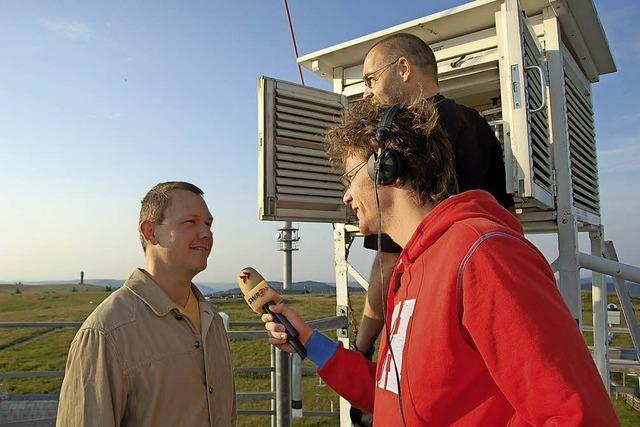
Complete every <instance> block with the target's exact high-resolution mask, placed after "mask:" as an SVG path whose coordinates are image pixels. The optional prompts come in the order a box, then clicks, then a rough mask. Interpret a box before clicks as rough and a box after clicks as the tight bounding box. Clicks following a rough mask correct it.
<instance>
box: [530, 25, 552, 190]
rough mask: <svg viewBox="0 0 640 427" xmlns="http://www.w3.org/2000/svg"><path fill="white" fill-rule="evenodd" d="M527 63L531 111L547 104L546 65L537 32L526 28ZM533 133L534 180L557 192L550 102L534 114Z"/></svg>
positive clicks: (532, 121)
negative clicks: (550, 135)
mask: <svg viewBox="0 0 640 427" xmlns="http://www.w3.org/2000/svg"><path fill="white" fill-rule="evenodd" d="M523 35H524V43H523V44H524V63H525V69H526V70H527V72H526V73H525V81H526V94H527V98H528V99H527V101H528V106H529V110H532V109H534V108H536V107H539V106H541V105H544V104H545V99H544V95H543V94H542V88H544V87H545V86H546V84H545V82H544V81H542V79H543V78H544V76H543V75H541V74H540V73H538V72H536V70H539V69H544V68H545V64H544V62H543V61H542V57H541V56H540V51H539V49H538V47H537V46H536V41H535V40H534V38H533V37H534V36H533V34H531V32H530V31H527V28H525V29H524V34H523ZM528 121H529V135H530V138H531V157H532V159H531V160H532V162H531V164H532V169H533V182H534V183H535V184H537V185H539V186H540V187H542V188H543V189H544V190H545V191H546V192H547V193H549V194H553V172H552V166H551V146H550V145H549V128H548V123H549V121H548V116H547V108H546V105H545V106H544V107H543V108H542V109H541V110H540V111H537V112H535V113H530V114H529V117H528Z"/></svg>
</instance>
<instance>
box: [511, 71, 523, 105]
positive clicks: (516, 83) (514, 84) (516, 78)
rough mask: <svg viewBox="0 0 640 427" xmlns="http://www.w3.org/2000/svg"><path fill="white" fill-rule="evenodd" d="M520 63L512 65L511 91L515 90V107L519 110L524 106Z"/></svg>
mask: <svg viewBox="0 0 640 427" xmlns="http://www.w3.org/2000/svg"><path fill="white" fill-rule="evenodd" d="M518 71H519V67H518V64H513V65H512V66H511V91H512V92H513V109H514V110H517V109H518V108H520V107H522V98H521V97H520V86H521V82H520V73H519V72H518Z"/></svg>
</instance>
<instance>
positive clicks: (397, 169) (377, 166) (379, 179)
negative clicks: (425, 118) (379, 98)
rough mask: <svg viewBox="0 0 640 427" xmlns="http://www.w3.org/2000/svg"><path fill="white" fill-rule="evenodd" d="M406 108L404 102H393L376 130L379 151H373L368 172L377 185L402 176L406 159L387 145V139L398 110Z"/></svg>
mask: <svg viewBox="0 0 640 427" xmlns="http://www.w3.org/2000/svg"><path fill="white" fill-rule="evenodd" d="M403 108H404V104H391V105H389V106H387V107H386V108H385V110H384V112H383V113H382V117H381V118H380V125H379V126H378V129H377V130H376V140H377V141H378V144H379V146H378V152H377V153H373V154H372V155H371V156H370V157H369V160H368V162H367V172H368V174H369V177H370V178H371V179H372V180H374V181H375V182H376V184H377V185H389V184H392V183H393V182H395V181H396V180H397V179H398V178H402V173H403V169H404V161H403V159H402V156H400V154H399V153H398V152H397V151H396V150H392V149H388V148H386V147H385V141H386V140H387V139H389V136H390V135H391V125H392V124H393V119H394V118H395V116H396V114H397V113H398V111H400V110H402V109H403Z"/></svg>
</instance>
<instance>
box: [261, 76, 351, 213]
mask: <svg viewBox="0 0 640 427" xmlns="http://www.w3.org/2000/svg"><path fill="white" fill-rule="evenodd" d="M346 103H347V100H346V97H344V96H342V95H340V94H336V93H333V92H327V91H323V90H320V89H314V88H309V87H306V86H301V85H297V84H294V83H289V82H285V81H281V80H276V79H272V78H269V77H260V79H259V83H258V134H259V141H258V210H259V217H260V219H261V220H271V221H306V222H328V223H333V222H336V223H344V222H348V220H349V212H348V210H347V208H346V206H345V205H344V204H343V202H342V196H343V194H344V192H343V188H342V186H341V185H340V183H339V182H338V178H339V177H340V174H341V171H338V170H335V169H333V168H332V167H331V165H330V164H329V161H328V158H327V155H326V154H325V150H324V143H323V139H324V135H325V133H326V131H327V129H328V128H330V127H332V126H335V125H336V124H337V123H339V122H340V121H341V120H342V113H343V110H344V108H345V106H346Z"/></svg>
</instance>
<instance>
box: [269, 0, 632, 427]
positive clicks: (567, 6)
mask: <svg viewBox="0 0 640 427" xmlns="http://www.w3.org/2000/svg"><path fill="white" fill-rule="evenodd" d="M394 33H410V34H414V35H416V36H418V37H420V38H421V39H423V40H424V41H425V42H426V43H427V44H429V46H431V48H432V49H433V51H434V52H435V55H436V59H437V62H438V73H439V80H440V87H441V93H442V94H443V95H445V96H446V97H448V98H452V99H454V100H455V101H456V102H457V103H459V104H463V105H467V106H469V107H473V108H475V109H476V110H478V111H479V112H480V113H481V114H482V115H483V116H484V117H485V118H486V119H487V120H488V122H489V123H490V125H491V126H492V127H493V129H494V130H495V133H496V136H497V137H498V139H499V140H500V141H501V143H502V146H503V150H504V160H505V162H504V163H505V169H506V177H507V183H506V184H507V191H508V192H509V193H511V194H513V196H514V198H515V200H516V208H517V209H516V212H517V215H518V218H519V220H520V221H521V223H522V224H523V226H524V228H525V231H526V233H545V234H551V235H555V236H557V242H558V253H559V256H558V258H557V259H556V260H554V261H553V262H552V267H553V269H554V271H555V272H556V273H557V274H556V277H557V283H558V288H559V290H560V292H561V294H562V296H563V298H564V300H565V302H566V304H567V305H568V307H569V308H570V310H571V313H572V314H573V316H574V318H575V319H576V320H577V322H578V323H579V325H580V326H581V327H582V326H583V319H582V307H581V288H580V271H581V269H585V270H590V271H592V272H593V273H592V277H593V279H592V301H593V339H594V341H593V342H594V346H593V356H594V359H595V361H596V365H597V367H598V370H599V372H600V375H601V377H602V380H603V382H604V383H605V385H606V387H607V388H608V389H610V390H611V385H610V380H609V376H610V375H609V371H610V369H611V368H612V367H616V368H618V369H626V368H629V367H634V366H635V367H637V366H640V364H639V363H638V349H639V345H640V331H639V329H638V325H637V321H636V317H635V314H634V312H633V308H632V305H631V301H630V298H629V293H628V290H627V287H626V284H625V280H631V281H635V282H640V269H639V268H637V267H632V266H629V265H625V264H621V263H619V262H618V260H617V255H616V252H615V248H614V245H613V243H612V242H610V241H607V240H605V234H604V230H603V226H602V223H601V210H600V194H599V184H598V168H597V145H596V132H595V128H594V114H593V105H592V98H591V86H592V84H594V83H597V82H598V80H599V77H600V76H601V75H604V74H608V73H613V72H616V65H615V62H614V59H613V56H612V53H611V50H610V48H609V45H608V42H607V39H606V36H605V32H604V30H603V28H602V25H601V23H600V20H599V18H598V14H597V11H596V9H595V6H594V5H593V3H592V1H590V0H477V1H473V2H470V3H467V4H464V5H462V6H459V7H455V8H452V9H449V10H445V11H442V12H439V13H436V14H433V15H429V16H425V17H422V18H418V19H415V20H413V21H409V22H406V23H403V24H400V25H396V26H394V27H391V28H388V29H384V30H381V31H378V32H375V33H373V34H368V35H365V36H362V37H359V38H357V39H354V40H350V41H347V42H344V43H341V44H339V45H336V46H331V47H327V48H326V49H322V50H319V51H317V52H312V53H309V54H305V55H302V56H300V57H298V64H301V65H302V66H303V67H305V68H306V69H308V70H310V71H312V72H313V73H315V74H317V75H319V76H321V77H322V78H323V79H325V80H327V81H329V82H331V84H332V85H333V92H330V91H324V90H320V89H315V88H311V87H307V86H302V85H299V84H295V83H290V82H285V81H281V80H276V79H271V78H268V77H261V78H260V80H259V84H258V98H259V102H258V109H259V112H258V118H259V119H258V121H259V150H258V152H259V185H258V191H259V195H258V204H259V216H260V219H261V220H270V221H299V222H316V223H330V224H333V233H334V242H335V245H334V250H335V268H336V296H337V313H338V315H346V307H347V306H348V287H347V282H348V277H349V276H352V277H353V278H354V279H355V280H356V281H358V282H359V283H361V284H362V286H363V287H365V288H366V287H367V283H366V281H365V280H364V279H363V278H362V276H361V275H360V274H359V273H358V272H357V271H356V270H355V269H354V268H353V267H352V266H351V265H350V263H349V260H348V245H349V243H350V242H351V240H352V239H353V238H354V236H355V235H356V234H357V227H356V226H355V225H354V224H355V223H354V218H353V215H352V214H351V212H349V210H348V209H347V207H346V206H345V205H344V204H343V202H342V195H343V190H342V187H341V185H340V184H339V182H338V177H339V175H340V172H339V171H336V170H334V169H332V168H331V167H330V165H329V163H328V159H327V156H326V154H325V151H324V147H323V136H324V134H325V132H326V130H327V129H328V128H329V127H331V126H332V125H334V124H335V123H337V122H339V121H340V120H341V117H342V112H343V110H344V108H345V106H346V105H347V104H348V103H349V102H350V101H351V100H355V99H359V98H360V97H361V96H362V93H363V92H364V83H363V82H362V64H363V61H364V57H365V54H366V53H367V51H368V50H369V48H370V47H371V46H373V44H374V43H376V42H377V41H378V40H380V39H382V38H383V37H386V36H389V35H391V34H394ZM579 233H588V235H589V239H590V243H591V250H590V253H582V252H580V250H579V245H578V236H579ZM605 275H608V276H612V277H613V278H614V279H615V285H616V291H617V294H618V297H619V300H620V304H621V308H622V314H623V315H624V317H625V319H626V322H627V325H628V327H629V333H630V334H631V337H632V340H633V343H634V347H635V350H636V351H635V353H636V357H635V360H632V361H629V360H609V358H608V356H607V355H608V340H607V334H608V333H609V331H608V322H607V288H606V286H605V280H604V278H605ZM583 329H584V328H583ZM338 338H339V339H340V340H341V341H344V342H346V343H348V341H349V333H348V330H347V329H346V326H345V328H344V329H338ZM280 368H281V369H288V365H286V364H285V365H284V366H280ZM287 378H288V376H287ZM280 387H287V385H286V384H284V385H283V384H281V385H280ZM285 391H286V390H285ZM287 400H288V399H287ZM277 406H278V408H283V407H284V406H285V405H277ZM348 408H349V407H348V402H346V401H344V400H341V417H340V420H341V421H340V425H342V426H348V425H350V421H349V415H348ZM281 410H286V409H281ZM284 416H285V422H286V414H285V415H284ZM281 417H282V415H279V420H282V418H281Z"/></svg>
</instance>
